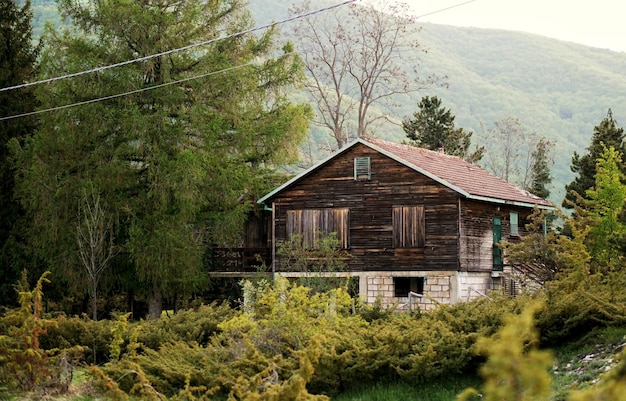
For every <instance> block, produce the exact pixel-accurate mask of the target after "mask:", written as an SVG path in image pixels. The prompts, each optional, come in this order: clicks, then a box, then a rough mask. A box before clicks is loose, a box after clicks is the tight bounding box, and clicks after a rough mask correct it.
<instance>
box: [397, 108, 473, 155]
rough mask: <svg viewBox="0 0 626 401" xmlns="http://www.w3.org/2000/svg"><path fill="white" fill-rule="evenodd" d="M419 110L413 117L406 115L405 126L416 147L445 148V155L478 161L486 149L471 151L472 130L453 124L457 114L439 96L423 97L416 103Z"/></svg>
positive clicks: (403, 124)
mask: <svg viewBox="0 0 626 401" xmlns="http://www.w3.org/2000/svg"><path fill="white" fill-rule="evenodd" d="M417 106H418V107H419V111H417V112H415V113H413V117H414V119H410V118H406V119H405V120H404V121H403V122H402V128H403V129H404V132H406V135H407V137H408V138H409V139H411V140H412V141H413V142H414V143H415V144H416V145H417V146H419V147H422V148H426V149H430V150H443V151H444V152H445V153H446V154H449V155H453V156H458V157H461V158H462V159H464V160H467V161H469V162H471V163H475V162H477V161H479V160H480V159H481V158H482V156H483V154H484V152H485V148H484V147H480V148H477V149H475V150H474V151H473V152H471V151H470V150H469V148H470V145H471V138H472V133H471V132H466V131H465V130H464V129H463V128H456V127H455V126H454V119H455V116H454V115H452V113H451V112H450V109H446V108H445V107H443V106H442V105H441V100H440V99H439V98H438V97H437V96H432V97H431V96H424V97H423V98H422V99H421V100H420V102H419V103H418V104H417Z"/></svg>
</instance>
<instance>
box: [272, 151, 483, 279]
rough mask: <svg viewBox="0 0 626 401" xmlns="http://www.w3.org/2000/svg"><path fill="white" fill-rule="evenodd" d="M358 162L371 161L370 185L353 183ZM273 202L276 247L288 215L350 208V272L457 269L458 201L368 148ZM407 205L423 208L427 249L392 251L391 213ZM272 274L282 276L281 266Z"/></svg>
mask: <svg viewBox="0 0 626 401" xmlns="http://www.w3.org/2000/svg"><path fill="white" fill-rule="evenodd" d="M356 157H370V158H371V180H369V181H355V179H354V159H355V158H356ZM272 201H273V202H274V203H273V204H274V213H275V218H276V221H275V225H276V233H275V235H276V240H277V241H284V240H286V236H287V232H286V230H287V228H286V224H287V211H289V210H299V209H317V208H349V209H350V222H349V225H350V228H349V230H350V248H349V249H348V251H349V252H350V253H351V255H352V259H351V260H350V262H349V268H350V270H353V271H391V270H394V271H409V270H442V271H443V270H446V271H450V270H452V271H455V270H458V268H459V239H458V236H459V195H458V194H457V193H456V192H455V191H452V190H450V189H448V188H447V187H445V186H443V185H441V184H439V183H437V182H436V181H434V180H432V179H430V178H428V177H426V176H424V175H422V174H419V173H417V172H416V171H414V170H412V169H410V168H408V167H406V166H404V165H402V164H401V163H398V162H397V161H395V160H393V159H391V158H389V157H386V156H384V155H382V154H380V153H378V152H376V151H374V150H372V149H370V148H369V147H367V146H364V145H361V144H358V145H356V146H354V147H353V148H352V149H350V150H348V151H346V152H345V153H343V154H342V155H340V156H339V157H337V158H335V159H332V160H331V161H330V162H329V163H327V164H326V165H325V166H323V167H322V168H320V169H317V170H316V171H314V172H312V173H311V174H309V175H308V176H306V177H303V178H301V179H300V180H299V181H298V182H296V183H295V184H294V185H293V186H292V187H290V188H288V189H285V190H283V191H282V192H280V193H279V194H278V195H277V197H275V198H274V199H272ZM411 205H423V206H424V213H425V221H426V227H425V242H424V245H425V246H424V247H422V248H398V249H394V248H393V235H392V234H393V226H392V210H393V207H394V206H411ZM489 227H490V226H489ZM276 268H277V271H281V266H280V261H277V265H276Z"/></svg>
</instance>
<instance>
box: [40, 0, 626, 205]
mask: <svg viewBox="0 0 626 401" xmlns="http://www.w3.org/2000/svg"><path fill="white" fill-rule="evenodd" d="M52 3H53V1H51V0H39V1H35V2H33V5H34V12H35V18H34V24H35V25H36V26H35V30H34V31H35V33H39V32H41V31H42V28H41V25H42V24H43V23H44V22H45V20H47V19H51V18H52V19H54V18H55V16H54V15H53V14H52V13H51V8H52V7H53V6H52V5H51V4H52ZM328 3H332V4H334V2H319V4H320V5H319V7H322V5H323V4H328ZM292 4H293V1H292V0H273V1H264V0H263V1H262V0H251V1H250V8H251V10H252V12H253V15H254V16H255V19H256V22H257V25H263V24H267V23H269V22H272V21H280V20H282V19H285V18H287V17H288V16H289V7H291V5H292ZM315 6H316V7H318V3H317V2H316V4H315ZM56 18H58V16H56ZM55 22H56V23H58V20H56V21H55ZM292 24H293V23H292V22H289V23H285V24H281V26H280V28H281V31H282V32H283V34H285V35H286V34H288V32H289V30H290V29H291V28H290V26H291V25H292ZM420 25H421V27H422V30H421V32H420V34H419V41H420V43H421V44H422V46H423V47H424V48H425V49H427V50H428V52H427V53H424V54H422V55H421V57H420V59H421V67H420V69H419V71H420V75H421V76H427V75H431V74H437V75H438V76H441V77H445V79H443V80H442V82H445V83H446V85H436V86H433V87H432V88H430V89H427V90H423V91H421V92H419V93H416V94H413V95H412V96H405V97H404V98H401V99H398V100H399V103H400V104H401V105H402V106H401V107H398V108H397V110H395V111H392V112H393V114H392V115H391V117H392V118H395V120H396V121H397V122H400V121H401V120H402V119H403V118H404V117H406V116H411V114H412V113H413V112H414V111H416V109H417V102H418V101H419V99H420V98H421V97H422V96H426V95H436V96H439V97H440V98H441V99H442V100H443V104H444V106H446V107H448V108H450V109H451V111H452V113H453V114H454V115H456V122H457V124H458V125H459V126H461V127H463V128H466V129H468V130H472V131H474V132H475V134H474V136H473V138H472V139H473V141H474V143H475V144H480V145H485V146H486V147H487V149H488V150H489V148H490V139H489V135H488V131H489V129H490V128H492V127H493V126H494V122H496V121H500V120H503V119H505V118H507V117H514V118H518V119H519V120H520V121H521V122H522V124H523V125H524V127H525V128H526V129H527V130H528V131H530V132H536V133H537V134H538V135H540V136H545V137H547V138H548V139H551V140H553V141H555V143H556V146H555V155H554V156H555V165H554V167H553V175H554V181H553V184H552V188H551V190H552V195H551V198H552V200H554V201H555V202H557V203H560V201H561V199H562V197H563V195H564V189H563V188H564V185H565V184H566V183H568V182H569V181H571V179H572V177H573V175H572V173H571V172H570V169H569V166H570V163H571V157H572V154H573V152H574V151H578V152H579V153H582V152H584V149H585V148H586V147H587V146H589V141H590V139H591V135H592V133H593V127H594V126H595V125H597V124H599V123H600V121H601V120H602V119H603V118H604V117H606V115H607V111H608V109H609V108H610V109H612V111H613V116H614V117H615V119H616V120H617V122H618V123H619V124H620V125H623V124H624V123H626V79H625V78H624V76H623V71H624V70H626V54H624V53H618V52H613V51H609V50H603V49H596V48H590V47H587V46H583V45H578V44H575V43H568V42H562V41H558V40H554V39H549V38H545V37H541V36H538V35H532V34H526V33H521V32H512V31H503V30H487V29H477V28H461V27H453V26H446V25H435V24H428V23H423V24H420ZM314 130H315V128H314ZM376 135H377V136H380V137H383V138H387V139H395V140H401V139H403V138H405V134H404V132H403V131H402V129H401V127H400V126H398V127H396V129H390V130H389V131H388V132H380V133H376ZM320 136H323V131H318V132H316V135H315V136H314V138H316V139H315V140H316V141H320Z"/></svg>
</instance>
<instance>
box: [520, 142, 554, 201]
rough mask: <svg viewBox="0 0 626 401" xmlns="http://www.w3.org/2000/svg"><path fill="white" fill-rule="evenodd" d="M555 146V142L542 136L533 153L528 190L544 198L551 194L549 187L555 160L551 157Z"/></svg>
mask: <svg viewBox="0 0 626 401" xmlns="http://www.w3.org/2000/svg"><path fill="white" fill-rule="evenodd" d="M553 147H554V143H553V142H551V141H548V140H547V139H545V138H540V139H539V140H538V141H537V145H536V147H535V150H533V152H532V154H531V166H530V185H529V186H528V188H526V190H527V191H528V192H530V193H532V194H535V195H537V196H539V197H541V198H543V199H548V197H549V196H550V189H549V188H548V185H550V183H551V182H552V175H551V174H550V166H551V165H552V164H553V162H554V161H553V160H552V158H551V157H550V151H551V149H552V148H553Z"/></svg>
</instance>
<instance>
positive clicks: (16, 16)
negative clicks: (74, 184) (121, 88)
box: [0, 1, 40, 305]
mask: <svg viewBox="0 0 626 401" xmlns="http://www.w3.org/2000/svg"><path fill="white" fill-rule="evenodd" d="M32 18H33V14H32V8H31V2H30V1H25V2H23V3H21V4H20V2H15V1H2V2H0V88H6V87H9V86H15V85H20V84H23V83H25V82H29V81H31V80H33V78H34V77H35V73H36V69H35V68H36V66H35V63H36V60H37V56H38V54H39V50H40V47H39V46H33V42H32V39H33V38H32V36H33V35H32V26H31V23H32ZM37 105H38V103H37V100H36V99H35V95H34V93H33V90H32V88H20V89H14V90H9V91H3V92H0V117H8V116H13V115H18V114H22V113H28V112H31V111H33V110H35V108H36V107H37ZM36 126H37V120H36V118H35V117H32V116H31V117H26V118H17V119H9V120H2V121H0V272H1V274H2V282H0V304H1V305H17V304H16V302H15V297H14V296H13V289H12V288H11V286H12V285H13V283H15V282H16V281H18V280H19V278H20V270H21V269H22V268H26V267H27V266H29V265H31V264H30V263H29V262H30V260H31V259H30V252H28V251H27V250H26V249H24V246H23V240H24V232H23V229H24V227H23V226H24V210H23V209H22V208H21V207H20V204H19V202H17V201H16V200H15V198H14V188H15V179H14V175H15V168H14V166H13V164H12V160H11V158H10V157H9V155H10V152H9V142H10V141H15V142H17V143H20V144H23V143H24V141H25V140H26V138H27V137H28V136H30V135H31V134H32V133H33V131H34V129H35V128H36Z"/></svg>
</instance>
